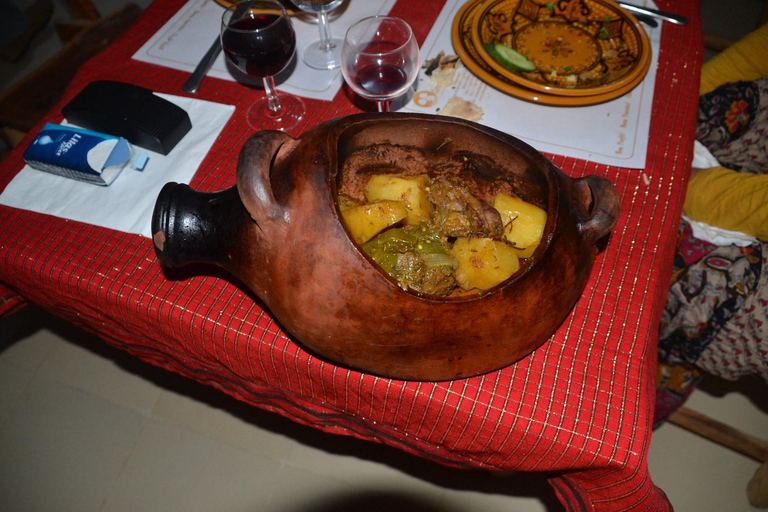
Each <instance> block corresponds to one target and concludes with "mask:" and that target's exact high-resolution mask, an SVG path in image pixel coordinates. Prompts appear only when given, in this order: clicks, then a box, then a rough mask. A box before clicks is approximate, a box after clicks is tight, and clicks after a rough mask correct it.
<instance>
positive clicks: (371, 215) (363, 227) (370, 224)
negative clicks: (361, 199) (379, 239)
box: [341, 201, 408, 244]
mask: <svg viewBox="0 0 768 512" xmlns="http://www.w3.org/2000/svg"><path fill="white" fill-rule="evenodd" d="M407 215H408V209H407V208H406V207H405V205H404V204H403V203H401V202H399V201H379V202H377V203H368V204H362V205H359V206H353V207H352V208H349V209H346V210H344V211H342V212H341V216H342V217H343V218H344V222H346V223H347V229H349V233H350V234H351V235H352V239H353V240H354V241H355V242H357V243H359V244H364V243H365V242H367V241H368V240H370V239H371V238H373V237H374V236H376V235H377V234H378V233H380V232H381V231H382V230H384V229H386V228H388V227H389V226H392V225H394V224H397V223H398V222H400V221H401V220H403V219H404V218H405V217H406V216H407Z"/></svg>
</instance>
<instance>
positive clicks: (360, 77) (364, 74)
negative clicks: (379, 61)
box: [354, 64, 408, 96]
mask: <svg viewBox="0 0 768 512" xmlns="http://www.w3.org/2000/svg"><path fill="white" fill-rule="evenodd" d="M354 81H355V82H357V83H358V84H359V85H360V87H361V88H363V89H365V90H366V91H368V92H370V93H372V94H374V95H376V96H389V95H390V94H392V93H393V92H395V91H398V90H400V89H402V88H403V86H405V85H407V84H408V75H407V74H406V73H405V70H404V69H403V68H402V67H400V66H394V65H392V64H383V65H381V66H378V65H376V64H372V65H370V66H366V67H364V68H362V69H360V70H359V71H358V72H357V75H356V76H355V77H354Z"/></svg>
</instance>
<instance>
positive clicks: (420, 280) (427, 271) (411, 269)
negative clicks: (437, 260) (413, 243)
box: [394, 251, 456, 295]
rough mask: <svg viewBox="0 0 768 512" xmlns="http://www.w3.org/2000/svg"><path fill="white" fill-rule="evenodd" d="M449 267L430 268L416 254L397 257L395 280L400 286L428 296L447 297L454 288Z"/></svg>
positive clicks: (404, 253)
mask: <svg viewBox="0 0 768 512" xmlns="http://www.w3.org/2000/svg"><path fill="white" fill-rule="evenodd" d="M451 270H452V269H451V267H450V266H437V267H430V266H428V265H427V264H426V263H424V260H423V259H422V257H421V256H420V255H419V254H418V253H416V252H410V251H409V252H403V253H400V254H398V255H397V263H396V264H395V272H394V274H395V278H396V279H397V280H398V281H399V282H400V284H401V286H403V287H407V288H410V289H412V290H415V291H417V292H421V293H427V294H430V295H448V294H450V293H451V292H452V291H453V289H454V288H455V287H456V280H455V279H454V278H453V274H452V273H451Z"/></svg>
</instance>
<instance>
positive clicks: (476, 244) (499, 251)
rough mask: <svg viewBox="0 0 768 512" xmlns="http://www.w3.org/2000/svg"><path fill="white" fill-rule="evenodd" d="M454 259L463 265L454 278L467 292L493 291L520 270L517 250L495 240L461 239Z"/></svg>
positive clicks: (456, 243) (457, 269)
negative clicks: (476, 290)
mask: <svg viewBox="0 0 768 512" xmlns="http://www.w3.org/2000/svg"><path fill="white" fill-rule="evenodd" d="M451 256H453V257H454V258H455V259H456V260H457V261H458V262H459V266H458V268H456V270H455V271H454V277H455V278H456V282H457V283H458V285H459V286H460V287H461V288H462V289H464V290H472V289H475V288H478V289H480V290H487V289H489V288H493V287H494V286H496V285H497V284H499V283H501V282H502V281H504V280H506V279H508V278H509V277H510V276H511V275H512V274H514V273H515V272H517V270H518V269H519V268H520V261H519V260H518V257H517V254H516V253H515V249H513V248H512V247H510V246H509V245H507V244H505V243H504V242H500V241H498V240H493V239H491V238H466V237H462V238H457V239H456V242H455V243H454V244H453V249H452V250H451Z"/></svg>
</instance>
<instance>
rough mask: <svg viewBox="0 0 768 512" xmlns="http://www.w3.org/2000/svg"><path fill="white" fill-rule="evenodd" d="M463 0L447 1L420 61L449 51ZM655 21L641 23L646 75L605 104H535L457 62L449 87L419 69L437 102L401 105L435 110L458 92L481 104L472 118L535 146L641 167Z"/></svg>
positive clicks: (657, 37)
mask: <svg viewBox="0 0 768 512" xmlns="http://www.w3.org/2000/svg"><path fill="white" fill-rule="evenodd" d="M465 3H466V0H447V2H446V3H445V6H444V7H443V10H442V11H441V12H440V15H439V16H438V18H437V20H436V21H435V24H434V26H433V27H432V30H431V31H430V33H429V35H428V36H427V39H426V40H425V41H424V44H423V45H422V48H421V59H422V61H424V60H427V59H432V58H434V57H435V56H436V55H437V54H438V53H439V52H440V51H444V52H445V53H446V54H450V53H455V52H454V50H453V43H452V40H451V26H452V23H453V20H454V18H455V17H456V14H457V13H458V11H459V9H461V7H462V6H463V5H464V4H465ZM633 3H637V4H638V5H640V4H643V5H647V6H648V7H654V6H655V5H654V4H653V2H650V1H649V0H646V1H643V0H634V1H633ZM661 26H662V25H661V24H659V27H658V28H649V27H647V26H645V25H643V28H645V29H646V33H647V34H648V37H649V39H650V41H651V48H652V52H653V55H652V60H651V66H650V69H649V70H648V74H647V75H646V77H645V78H644V79H643V81H642V82H641V83H640V84H639V85H638V86H637V87H635V88H634V89H633V90H632V91H630V92H629V93H627V94H625V95H624V96H621V97H619V98H617V99H615V100H612V101H609V102H607V103H603V104H600V105H591V106H585V107H560V106H547V105H538V104H535V103H531V102H528V101H524V100H520V99H517V98H515V97H513V96H510V95H508V94H505V93H503V92H501V91H498V90H496V89H495V88H493V87H491V86H490V85H487V84H486V83H485V82H483V81H482V80H480V79H479V78H477V77H476V76H475V75H474V74H472V73H471V72H470V71H469V70H468V69H467V68H465V67H461V68H459V69H458V70H457V71H456V75H455V76H454V78H453V83H452V86H451V87H441V86H439V85H435V84H433V83H432V82H431V81H430V80H429V78H428V77H426V76H425V75H424V70H422V72H421V75H420V77H419V78H420V80H419V82H418V89H419V91H426V92H428V91H430V90H432V92H434V93H435V97H436V98H437V101H436V103H434V104H433V102H430V106H429V107H428V108H427V107H422V106H420V105H418V104H417V103H416V102H415V101H413V100H411V101H410V102H409V103H408V104H407V105H406V106H405V108H404V109H403V110H409V111H412V112H422V113H435V112H437V109H438V108H443V107H444V106H445V105H446V104H447V103H448V101H449V100H450V99H451V98H452V97H453V96H458V97H460V98H461V99H464V100H467V101H469V102H471V103H472V104H475V105H477V106H479V107H480V108H482V111H483V115H482V117H481V118H480V120H479V121H478V122H480V123H481V124H484V125H486V126H490V127H492V128H496V129H497V130H501V131H503V132H506V133H509V134H510V135H513V136H515V137H517V138H519V139H521V140H523V141H525V142H527V143H528V144H530V145H531V146H533V147H534V148H536V149H537V150H539V151H544V152H547V153H554V154H557V155H563V156H571V157H576V158H581V159H584V160H590V161H592V162H598V163H601V164H607V165H616V166H620V167H629V168H636V169H642V168H644V167H645V159H646V153H647V151H648V133H649V130H650V124H651V104H652V102H653V90H654V84H655V81H656V66H657V62H658V55H659V47H660V41H661ZM422 94H424V93H422ZM414 98H418V97H417V96H414Z"/></svg>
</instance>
